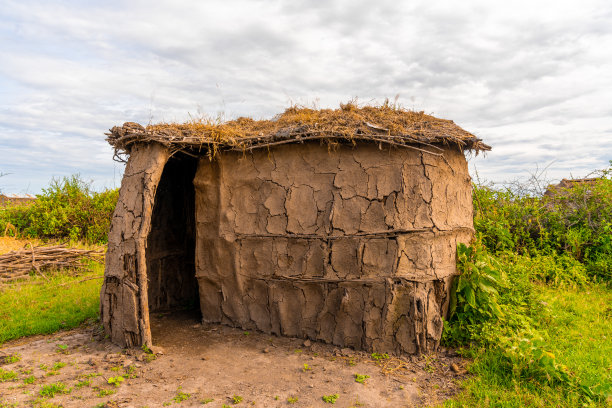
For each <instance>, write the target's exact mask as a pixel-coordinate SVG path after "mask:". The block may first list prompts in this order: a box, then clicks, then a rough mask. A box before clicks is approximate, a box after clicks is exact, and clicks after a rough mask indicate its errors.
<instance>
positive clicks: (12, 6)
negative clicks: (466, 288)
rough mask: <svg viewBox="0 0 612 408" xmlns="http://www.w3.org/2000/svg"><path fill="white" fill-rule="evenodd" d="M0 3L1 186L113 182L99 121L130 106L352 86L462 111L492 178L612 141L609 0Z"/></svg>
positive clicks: (264, 107)
mask: <svg viewBox="0 0 612 408" xmlns="http://www.w3.org/2000/svg"><path fill="white" fill-rule="evenodd" d="M0 10H1V11H0V14H2V21H3V23H4V24H3V25H2V26H1V27H0V41H2V47H1V48H0V58H1V60H2V61H3V62H2V64H0V146H1V148H2V152H3V162H2V165H1V166H2V168H0V170H1V171H3V172H11V173H13V174H12V175H11V176H10V177H8V176H7V177H4V178H2V179H0V188H2V189H4V190H5V191H10V192H20V191H22V190H23V189H24V188H26V187H25V186H27V185H28V183H29V185H30V192H32V191H34V192H35V191H38V190H39V189H40V187H42V186H44V185H45V184H46V183H47V182H48V180H49V178H50V177H51V176H52V175H55V176H61V175H67V174H70V173H73V172H76V171H79V170H80V172H81V173H82V174H83V175H84V176H86V177H93V178H95V179H96V180H97V181H98V183H99V185H104V184H105V183H106V184H107V185H109V186H110V185H112V184H113V181H112V180H113V179H115V180H116V178H117V176H116V174H115V173H117V171H120V170H121V168H120V167H117V166H118V165H116V164H114V163H113V162H112V161H111V157H112V154H111V150H110V148H109V147H108V146H106V145H105V142H104V140H103V139H104V136H103V133H104V131H105V130H106V129H108V128H109V127H111V126H113V125H117V124H121V123H123V122H125V121H137V122H141V123H147V122H149V121H150V120H152V121H154V122H155V121H171V120H173V121H182V120H186V119H188V117H189V116H188V115H189V114H191V115H198V114H200V113H207V114H211V115H216V114H217V113H223V114H224V115H225V117H226V118H231V117H235V116H241V115H248V116H253V117H256V118H261V117H270V116H272V115H274V114H275V113H278V112H280V111H282V110H283V109H284V108H285V107H286V106H287V104H289V103H291V102H294V103H302V104H312V103H314V102H318V104H319V106H322V107H325V106H337V105H338V103H339V102H343V101H346V100H348V99H349V98H351V97H354V96H358V97H359V98H360V100H361V101H363V102H368V101H382V100H383V99H384V98H385V97H390V98H393V97H394V96H395V95H396V94H400V95H401V99H400V102H402V103H403V104H404V105H405V106H407V107H411V108H415V109H418V110H425V111H426V112H431V113H434V114H436V115H438V116H441V117H445V118H450V119H454V120H455V121H456V122H457V123H458V124H459V125H461V126H463V127H464V128H466V129H467V130H469V131H472V132H474V133H476V134H477V135H478V136H480V137H482V138H484V139H485V141H486V142H488V143H489V144H491V145H493V147H494V150H493V152H491V153H490V154H488V155H487V156H486V158H484V159H483V158H481V157H478V158H476V159H473V160H472V163H473V164H476V166H477V167H478V171H479V174H480V176H481V177H485V178H487V179H494V180H507V179H511V178H513V177H514V176H517V175H521V174H523V175H524V174H526V173H527V172H528V171H529V170H531V169H534V168H535V166H536V165H539V166H540V167H542V166H545V165H546V164H548V163H549V162H551V161H554V163H553V164H552V165H551V166H550V168H549V174H551V175H552V177H555V178H560V177H566V176H568V175H569V174H570V173H573V174H574V175H577V176H579V175H584V174H586V173H588V172H589V171H590V170H593V169H595V168H601V167H603V166H605V165H606V164H607V162H608V160H609V159H610V158H612V142H611V140H612V131H611V130H612V115H611V113H612V112H611V111H612V106H611V104H610V101H611V100H612V54H610V53H609V52H607V50H610V49H612V4H610V3H609V2H606V1H597V0H593V1H590V0H587V1H581V2H570V1H566V2H558V1H555V2H553V1H539V2H532V1H520V2H505V3H497V2H493V3H492V2H488V1H470V2H461V3H457V2H442V3H440V2H417V3H415V2H403V3H402V2H397V1H379V2H376V3H372V2H366V1H351V2H349V1H332V2H307V1H293V2H280V1H225V2H189V1H157V2H144V1H132V2H104V3H89V2H84V3H82V2H77V1H75V2H63V3H59V4H58V3H55V2H54V3H49V2H42V1H21V2H14V1H3V5H2V7H1V8H0ZM578 141H579V142H578ZM26 169H27V171H26ZM113 174H114V177H113V176H112V175H113ZM9 178H10V179H11V181H10V184H9V185H7V183H8V181H7V180H8V179H9ZM22 186H23V187H22Z"/></svg>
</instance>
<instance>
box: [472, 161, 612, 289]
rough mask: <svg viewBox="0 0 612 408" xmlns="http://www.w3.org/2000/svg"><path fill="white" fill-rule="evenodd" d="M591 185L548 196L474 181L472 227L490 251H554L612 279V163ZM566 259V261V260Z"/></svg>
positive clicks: (591, 272)
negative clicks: (493, 186) (499, 188)
mask: <svg viewBox="0 0 612 408" xmlns="http://www.w3.org/2000/svg"><path fill="white" fill-rule="evenodd" d="M599 176H600V178H599V180H597V181H596V182H594V183H583V184H577V185H576V186H574V187H572V188H567V189H557V191H556V193H557V194H555V195H553V196H533V195H528V194H519V193H516V192H514V191H512V190H510V189H505V190H496V189H494V188H492V187H490V186H483V185H474V194H473V199H474V228H475V229H476V232H477V235H478V237H479V239H480V240H481V241H482V243H483V244H484V246H486V247H487V248H488V249H489V250H490V251H491V252H492V253H494V254H496V253H501V252H504V251H513V252H516V253H519V254H527V255H532V256H539V255H542V254H544V255H550V254H555V255H559V256H564V257H571V258H573V259H574V260H577V261H580V262H581V263H582V264H583V265H584V267H585V268H586V271H587V273H588V274H589V275H590V276H592V277H594V278H596V279H598V280H602V281H605V282H608V283H609V282H610V281H612V167H611V168H608V169H605V170H602V171H600V172H599ZM567 262H570V263H571V261H569V260H567Z"/></svg>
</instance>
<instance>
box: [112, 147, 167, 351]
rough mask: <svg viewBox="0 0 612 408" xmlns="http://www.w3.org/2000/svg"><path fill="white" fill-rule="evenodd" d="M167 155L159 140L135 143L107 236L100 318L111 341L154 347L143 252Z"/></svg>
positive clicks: (123, 344)
mask: <svg viewBox="0 0 612 408" xmlns="http://www.w3.org/2000/svg"><path fill="white" fill-rule="evenodd" d="M168 157H169V152H168V150H167V149H165V148H164V147H163V146H162V145H159V144H156V143H152V144H148V145H135V146H133V147H132V150H131V152H130V158H129V160H128V163H127V166H126V169H125V173H124V176H123V180H122V181H121V188H120V190H119V200H118V202H117V206H116V208H115V212H114V213H113V219H112V222H111V228H110V231H109V235H108V250H107V253H106V269H105V271H104V282H103V284H102V290H101V294H100V316H101V320H102V324H103V325H104V330H105V331H106V333H108V334H109V335H110V337H111V340H112V341H113V342H114V343H117V344H120V345H122V346H126V347H131V346H140V345H141V344H148V345H151V331H150V327H149V307H148V298H147V271H146V253H145V251H146V242H147V236H148V234H149V231H150V228H151V215H152V211H153V202H154V199H155V192H156V189H157V185H158V183H159V180H160V178H161V175H162V170H163V169H164V165H165V164H166V162H167V161H168Z"/></svg>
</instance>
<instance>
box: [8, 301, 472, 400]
mask: <svg viewBox="0 0 612 408" xmlns="http://www.w3.org/2000/svg"><path fill="white" fill-rule="evenodd" d="M151 320H152V327H153V339H154V341H155V342H156V344H157V345H158V346H160V348H159V349H156V348H154V351H156V352H160V353H161V354H158V355H157V356H156V358H155V359H152V357H151V356H150V355H148V354H146V353H145V352H143V351H141V350H133V349H132V350H122V349H120V348H118V347H117V346H115V345H113V344H111V343H110V342H109V341H108V340H99V339H96V335H95V333H94V332H95V330H94V329H93V328H85V329H77V330H72V331H69V332H64V333H60V334H56V335H52V336H39V337H36V338H31V339H26V340H21V341H18V342H13V343H10V344H6V345H5V346H4V348H3V349H2V350H0V355H2V354H4V355H12V354H14V353H17V354H19V355H21V360H20V361H18V362H15V363H11V364H5V365H4V366H2V368H3V369H4V370H9V371H14V372H16V373H18V378H17V379H16V380H14V381H7V382H0V406H2V403H4V404H9V405H8V406H11V405H10V404H15V406H18V407H22V406H23V407H29V406H40V407H43V406H44V404H49V403H53V404H56V405H59V406H63V407H96V406H104V405H105V404H106V406H108V407H122V408H124V407H125V408H127V407H161V406H176V407H179V406H180V407H196V406H206V407H214V408H218V407H222V406H223V404H225V405H227V406H234V403H233V402H234V401H233V397H234V396H236V397H242V401H241V402H239V403H238V404H236V406H237V407H248V406H259V407H288V406H295V407H325V406H331V405H330V404H326V403H325V402H323V400H322V397H323V396H324V395H333V394H338V398H337V401H336V403H335V404H334V405H333V406H334V407H415V406H426V405H430V404H434V403H437V402H440V401H443V400H445V399H447V398H449V397H450V396H452V395H453V394H454V393H455V392H456V391H457V380H460V379H461V377H462V376H463V375H464V374H462V372H463V370H462V369H457V367H461V366H462V365H463V364H464V362H463V361H462V360H461V359H460V358H459V357H458V356H456V355H455V354H454V353H452V352H450V353H437V354H432V355H428V356H420V357H416V356H412V357H406V358H402V359H396V358H390V359H380V360H379V361H375V360H374V359H372V357H371V356H370V355H369V354H366V353H363V352H355V351H353V350H349V349H342V350H339V349H337V348H336V347H334V346H331V345H327V344H322V343H318V342H310V341H304V340H303V339H295V338H285V337H277V336H271V335H267V334H263V333H256V332H250V333H249V332H244V331H242V330H240V329H236V328H231V327H226V326H222V325H202V324H199V323H198V321H197V316H194V315H190V314H187V313H181V314H176V313H175V314H163V315H156V316H152V317H151ZM63 348H65V350H62V349H63ZM149 360H150V361H149ZM62 364H66V365H65V366H64V367H61V368H57V369H55V370H54V369H53V366H54V365H55V366H56V367H57V366H61V365H62ZM451 367H453V368H454V370H451ZM456 371H459V373H457V372H456ZM355 374H360V375H368V376H369V378H367V379H366V380H365V382H364V383H363V384H361V383H358V382H356V381H355ZM30 376H34V377H35V381H34V383H33V384H25V383H24V379H25V378H27V377H30ZM119 376H121V377H123V378H124V380H123V381H121V383H120V385H119V386H115V385H112V384H109V380H110V381H111V382H113V380H112V379H113V378H114V379H115V380H116V379H117V377H119ZM88 381H89V382H90V383H89V384H88V383H87V382H88ZM58 382H61V383H63V384H65V385H66V387H67V388H68V389H70V391H69V393H66V394H56V395H55V396H54V397H52V398H42V397H41V396H40V391H41V389H42V387H43V386H45V385H50V384H53V383H58ZM104 394H108V395H104ZM290 398H296V399H297V402H294V403H293V404H291V403H290V402H289V399H290ZM181 400H182V401H181ZM207 400H212V401H210V402H208V403H206V404H204V402H206V401H207ZM47 406H49V405H47Z"/></svg>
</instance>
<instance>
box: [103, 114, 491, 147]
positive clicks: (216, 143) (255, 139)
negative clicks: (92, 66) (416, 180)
mask: <svg viewBox="0 0 612 408" xmlns="http://www.w3.org/2000/svg"><path fill="white" fill-rule="evenodd" d="M107 136H108V138H107V139H106V140H107V141H108V142H109V143H110V144H111V145H112V146H113V147H114V148H115V153H116V154H121V153H129V151H130V146H132V145H133V144H136V143H152V142H157V143H161V144H163V145H166V146H168V147H169V148H171V149H173V150H175V151H185V152H186V153H191V154H206V155H208V156H210V157H214V156H215V155H216V153H217V152H218V151H220V150H239V151H245V150H252V149H256V148H264V147H270V146H275V145H280V144H286V143H302V142H304V141H307V140H319V141H321V142H326V143H328V144H330V145H334V144H337V143H341V142H349V143H355V142H356V141H371V142H376V143H381V144H382V143H384V144H391V145H396V146H402V147H408V148H412V149H417V150H423V151H426V152H428V153H432V154H437V155H440V154H441V153H440V152H441V149H440V145H451V144H454V145H456V146H459V147H460V148H461V149H463V150H473V151H475V152H479V151H485V150H490V149H491V148H490V147H489V146H488V145H486V144H484V143H483V142H482V140H481V139H479V138H477V137H476V136H474V135H473V134H471V133H469V132H467V131H465V130H463V129H462V128H460V127H459V126H457V125H456V124H455V123H454V122H453V121H451V120H445V119H439V118H436V117H434V116H430V115H427V114H425V113H423V112H413V111H409V110H405V109H402V108H397V107H395V106H391V105H389V104H384V105H382V106H363V107H359V106H357V105H355V104H352V103H348V104H346V105H340V108H339V109H320V110H315V109H309V108H299V107H291V108H289V109H287V110H286V111H285V112H284V113H282V114H280V115H278V116H276V117H275V118H273V119H271V120H253V119H250V118H238V119H235V120H232V121H228V122H220V121H214V120H197V121H192V122H188V123H184V124H174V123H160V124H156V125H149V126H147V127H143V126H141V125H139V124H137V123H133V122H127V123H124V124H123V126H121V127H119V126H115V127H113V128H112V129H111V130H110V133H107Z"/></svg>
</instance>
